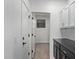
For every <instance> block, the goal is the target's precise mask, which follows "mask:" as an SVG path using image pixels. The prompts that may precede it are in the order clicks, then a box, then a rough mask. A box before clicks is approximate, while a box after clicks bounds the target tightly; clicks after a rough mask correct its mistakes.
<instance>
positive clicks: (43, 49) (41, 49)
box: [34, 43, 49, 59]
mask: <svg viewBox="0 0 79 59" xmlns="http://www.w3.org/2000/svg"><path fill="white" fill-rule="evenodd" d="M34 59H49V44H47V43H44V44H41V43H40V44H36V52H35V57H34Z"/></svg>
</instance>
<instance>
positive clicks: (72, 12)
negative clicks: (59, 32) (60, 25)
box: [69, 3, 75, 26]
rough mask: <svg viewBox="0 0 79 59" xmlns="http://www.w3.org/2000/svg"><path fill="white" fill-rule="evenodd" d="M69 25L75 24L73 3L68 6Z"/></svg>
mask: <svg viewBox="0 0 79 59" xmlns="http://www.w3.org/2000/svg"><path fill="white" fill-rule="evenodd" d="M69 21H70V22H69V25H70V26H75V3H73V4H71V5H70V6H69Z"/></svg>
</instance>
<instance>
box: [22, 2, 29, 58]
mask: <svg viewBox="0 0 79 59" xmlns="http://www.w3.org/2000/svg"><path fill="white" fill-rule="evenodd" d="M30 14H31V13H30V12H29V10H28V8H27V6H26V4H25V3H24V1H22V40H23V41H22V45H23V50H22V51H23V52H22V53H23V54H22V55H23V59H31V35H30V34H31V19H30V17H31V16H30Z"/></svg>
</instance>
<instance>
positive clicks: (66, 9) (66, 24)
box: [63, 8, 69, 27]
mask: <svg viewBox="0 0 79 59" xmlns="http://www.w3.org/2000/svg"><path fill="white" fill-rule="evenodd" d="M63 22H64V27H68V22H69V21H68V8H65V9H64V10H63Z"/></svg>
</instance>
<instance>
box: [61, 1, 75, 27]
mask: <svg viewBox="0 0 79 59" xmlns="http://www.w3.org/2000/svg"><path fill="white" fill-rule="evenodd" d="M60 26H61V28H71V27H75V3H74V2H72V3H71V4H70V5H69V6H67V7H65V8H64V9H62V10H61V12H60Z"/></svg>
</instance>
